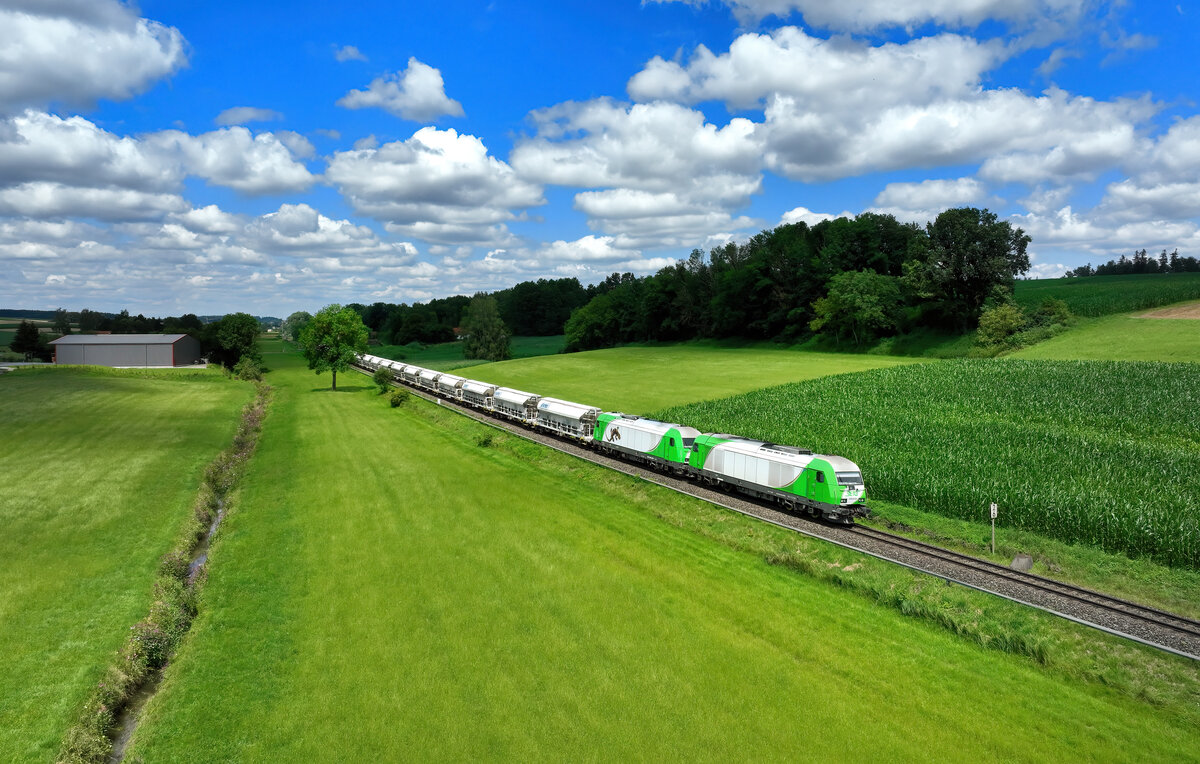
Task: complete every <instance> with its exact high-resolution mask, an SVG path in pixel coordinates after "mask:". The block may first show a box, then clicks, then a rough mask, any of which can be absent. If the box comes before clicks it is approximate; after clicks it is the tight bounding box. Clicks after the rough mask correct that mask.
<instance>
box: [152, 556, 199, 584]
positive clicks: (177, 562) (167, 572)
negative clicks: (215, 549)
mask: <svg viewBox="0 0 1200 764" xmlns="http://www.w3.org/2000/svg"><path fill="white" fill-rule="evenodd" d="M190 563H191V561H190V560H189V559H188V555H187V553H186V552H185V551H184V550H182V549H176V550H175V551H173V552H168V553H167V554H165V555H163V558H162V562H160V563H159V565H158V573H159V575H162V576H166V577H168V578H173V579H175V580H177V581H182V580H184V579H185V578H187V572H188V566H189V565H190Z"/></svg>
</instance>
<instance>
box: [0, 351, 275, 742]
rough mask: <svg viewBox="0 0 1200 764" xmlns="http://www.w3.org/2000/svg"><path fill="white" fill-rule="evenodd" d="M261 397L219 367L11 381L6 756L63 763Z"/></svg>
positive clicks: (1, 729)
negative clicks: (163, 563) (209, 474)
mask: <svg viewBox="0 0 1200 764" xmlns="http://www.w3.org/2000/svg"><path fill="white" fill-rule="evenodd" d="M252 393H253V390H252V388H251V387H250V386H249V385H247V384H244V383H238V382H233V381H230V380H226V379H224V378H223V377H222V376H221V375H220V374H219V373H215V372H208V371H203V372H191V371H189V372H179V373H176V372H173V371H158V372H153V371H149V372H136V371H130V372H124V371H113V370H108V369H99V368H95V367H76V368H62V367H59V368H39V369H27V370H21V371H16V372H12V373H9V374H6V375H3V376H0V422H2V423H3V424H2V425H0V432H2V433H3V436H2V437H0V484H2V485H3V486H4V487H3V489H2V490H0V666H2V667H3V670H2V671H0V760H3V761H50V760H52V759H53V758H54V756H55V754H56V753H57V752H58V747H59V743H60V740H61V737H62V735H63V733H64V732H65V730H66V729H67V727H68V726H69V725H70V724H71V723H72V722H74V721H75V718H76V714H77V713H78V711H79V708H80V706H81V705H82V703H83V701H84V699H85V698H86V697H87V695H88V693H89V692H90V690H91V688H92V686H93V685H94V683H95V682H96V681H98V680H99V678H100V676H101V674H102V673H103V670H104V668H105V667H106V666H107V665H108V663H109V661H110V659H111V657H112V655H113V653H114V652H115V651H116V649H117V648H118V647H119V646H120V645H121V644H122V643H123V642H124V640H125V638H126V635H127V633H128V630H129V627H130V626H131V625H133V624H134V623H135V622H136V621H137V620H138V619H139V618H141V617H142V616H143V615H145V612H146V610H147V608H148V607H149V605H150V600H151V582H152V580H153V578H154V573H155V570H156V569H157V567H158V563H159V558H160V557H161V555H163V554H164V553H165V552H166V551H167V550H168V549H169V548H170V546H171V543H172V542H173V541H174V539H175V537H176V535H177V533H178V531H179V529H180V528H182V527H183V525H184V523H185V522H186V520H187V519H188V518H189V516H190V505H191V502H192V500H193V499H194V497H195V494H196V489H197V487H198V486H199V484H200V477H201V473H202V472H203V470H204V467H205V466H206V465H207V463H208V462H209V461H211V460H212V458H213V457H214V456H215V455H216V454H217V452H219V451H220V450H221V449H222V448H225V447H226V446H228V444H229V441H230V439H231V438H232V437H233V433H234V429H235V427H236V425H237V419H238V414H239V410H240V409H241V407H242V405H243V404H244V403H246V401H248V400H249V399H250V397H251V395H252Z"/></svg>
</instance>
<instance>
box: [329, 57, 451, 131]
mask: <svg viewBox="0 0 1200 764" xmlns="http://www.w3.org/2000/svg"><path fill="white" fill-rule="evenodd" d="M337 105H338V106H341V107H343V108H346V109H367V108H372V107H374V108H379V109H383V110H384V111H387V112H389V113H391V114H394V115H395V116H397V117H400V118H401V119H409V120H413V121H415V122H429V121H432V120H435V119H437V118H438V117H445V116H451V117H461V116H463V108H462V104H460V103H459V102H458V101H455V100H454V99H453V98H450V97H449V96H447V95H446V85H445V82H443V81H442V73H441V71H440V70H438V69H435V68H433V67H432V66H429V65H428V64H425V63H422V62H420V61H418V60H417V59H416V58H415V57H414V58H410V59H408V67H407V68H406V69H405V70H404V71H403V72H398V73H395V74H391V73H387V74H384V75H383V76H382V77H376V78H375V79H373V80H371V84H370V85H368V86H367V89H366V90H351V91H350V92H348V93H346V95H344V96H342V97H341V98H340V99H338V102H337Z"/></svg>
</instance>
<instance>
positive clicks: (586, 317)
mask: <svg viewBox="0 0 1200 764" xmlns="http://www.w3.org/2000/svg"><path fill="white" fill-rule="evenodd" d="M1029 242H1030V238H1029V237H1028V236H1027V235H1025V232H1024V231H1022V230H1021V229H1020V228H1013V227H1012V226H1011V225H1010V224H1009V223H1007V222H1003V221H1000V220H998V218H997V216H996V215H995V214H994V213H992V212H989V211H988V210H980V209H975V208H970V207H964V208H958V209H951V210H946V211H945V212H943V213H941V214H940V215H938V217H937V218H936V219H935V220H934V221H932V222H930V223H928V224H927V225H926V226H925V227H921V226H919V225H917V224H915V223H901V222H899V221H897V220H896V218H895V217H893V216H892V215H884V214H878V213H872V212H868V213H863V214H861V215H858V216H856V217H854V218H838V219H836V220H826V221H822V222H820V223H817V224H816V225H813V226H809V225H808V224H806V223H803V222H800V223H793V224H788V225H782V226H779V227H778V228H776V229H774V230H772V231H763V232H762V233H760V234H758V235H757V236H754V237H752V238H751V239H749V240H748V241H746V242H744V243H742V244H735V243H732V242H731V243H728V244H725V245H723V246H719V247H714V248H713V249H711V250H710V251H709V252H708V253H707V255H706V254H705V253H704V252H702V251H701V250H699V249H697V250H693V251H692V253H691V256H690V257H688V259H686V260H682V261H680V262H677V263H676V264H675V265H672V266H668V267H666V268H663V269H662V270H660V271H659V272H658V273H656V274H654V275H652V276H647V277H644V278H638V277H636V276H634V275H633V274H631V273H624V274H613V275H612V276H609V277H608V278H607V279H606V280H605V281H604V282H602V283H601V284H600V285H598V288H597V290H596V291H597V292H598V293H597V294H596V296H595V297H593V298H592V299H591V300H590V301H589V302H588V303H587V304H586V305H584V306H583V307H581V308H580V309H579V310H577V311H576V312H575V313H574V314H572V316H571V318H570V319H569V320H568V322H567V324H566V335H567V348H568V350H587V349H591V348H598V347H605V346H609V345H615V344H618V343H623V342H637V341H646V340H664V341H677V340H690V339H697V338H745V339H774V340H780V341H786V342H795V341H799V340H802V339H804V338H806V337H810V336H812V335H813V334H818V335H822V336H824V337H828V338H830V339H832V340H834V341H837V342H842V341H848V342H853V343H856V344H861V343H866V342H871V341H874V340H877V339H880V338H882V337H887V336H891V335H895V334H898V333H901V332H905V331H910V330H912V329H915V328H918V327H936V328H944V329H949V330H954V331H959V332H966V331H969V330H970V329H972V328H974V327H975V326H976V325H977V323H978V320H979V315H980V313H981V312H982V311H983V309H984V307H985V304H987V303H988V301H989V300H991V299H994V298H995V297H996V295H998V294H1002V293H1004V292H1005V291H1006V290H1007V292H1008V293H1011V290H1012V284H1013V281H1014V279H1015V278H1016V277H1017V276H1019V275H1021V274H1023V273H1025V272H1027V271H1028V270H1029V266H1030V263H1029V257H1028V255H1027V254H1026V249H1027V247H1028V245H1029ZM997 290H999V292H998V291H997Z"/></svg>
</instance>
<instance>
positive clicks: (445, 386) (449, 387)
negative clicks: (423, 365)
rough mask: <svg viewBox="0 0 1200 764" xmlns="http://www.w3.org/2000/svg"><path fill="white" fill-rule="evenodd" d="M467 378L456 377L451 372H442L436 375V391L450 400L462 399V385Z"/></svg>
mask: <svg viewBox="0 0 1200 764" xmlns="http://www.w3.org/2000/svg"><path fill="white" fill-rule="evenodd" d="M466 381H467V380H466V379H465V378H464V377H456V376H455V375H453V374H443V375H441V376H440V377H438V381H437V392H438V395H441V396H442V397H443V398H449V399H450V400H454V401H460V400H462V385H463V382H466Z"/></svg>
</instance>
